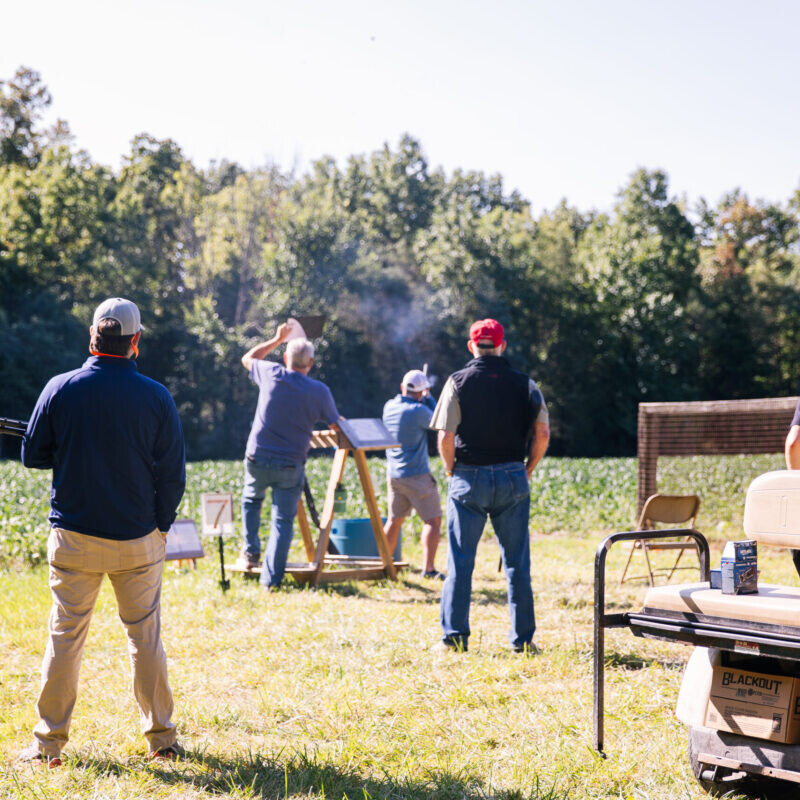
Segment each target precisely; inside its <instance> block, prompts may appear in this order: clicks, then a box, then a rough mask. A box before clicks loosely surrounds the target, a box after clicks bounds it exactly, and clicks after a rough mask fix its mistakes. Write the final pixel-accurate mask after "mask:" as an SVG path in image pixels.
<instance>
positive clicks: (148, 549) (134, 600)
mask: <svg viewBox="0 0 800 800" xmlns="http://www.w3.org/2000/svg"><path fill="white" fill-rule="evenodd" d="M141 330H142V326H141V321H140V316H139V309H138V308H137V307H136V305H135V304H134V303H132V302H131V301H130V300H125V299H122V298H119V297H117V298H111V299H109V300H106V301H105V302H103V303H101V304H100V305H99V306H98V307H97V309H96V311H95V313H94V319H93V324H92V327H91V328H90V336H91V340H90V347H89V351H90V353H91V357H90V358H89V359H87V360H86V362H85V363H84V364H83V366H82V367H80V368H79V369H76V370H73V371H72V372H67V373H64V374H62V375H56V376H55V377H54V378H52V379H51V380H50V381H49V383H48V384H47V386H45V388H44V390H43V391H42V394H41V395H40V397H39V400H38V401H37V403H36V407H35V409H34V411H33V414H32V415H31V418H30V421H29V423H28V429H27V432H26V434H25V438H24V439H23V444H22V463H23V464H24V465H25V466H26V467H32V468H34V469H52V470H53V488H52V492H51V502H50V515H49V520H50V524H51V526H52V527H51V532H50V538H49V540H48V545H47V555H48V562H49V565H50V589H51V592H52V596H53V607H52V610H51V613H50V623H49V641H48V644H47V648H46V650H45V656H44V661H43V663H42V684H41V691H40V694H39V700H38V703H37V711H38V714H39V722H38V723H37V724H36V727H35V728H34V741H33V743H32V744H31V745H30V747H28V748H26V750H24V751H23V752H22V753H21V754H20V758H21V759H22V760H25V761H31V762H46V763H49V764H50V766H57V765H58V764H60V763H61V761H60V757H61V750H62V748H63V747H64V745H65V744H66V742H67V739H68V735H69V726H70V720H71V717H72V710H73V707H74V705H75V698H76V695H77V687H78V671H79V668H80V660H81V652H82V650H83V644H84V642H85V640H86V634H87V631H88V629H89V620H90V618H91V615H92V611H93V610H94V605H95V601H96V600H97V595H98V592H99V590H100V584H101V583H102V581H103V576H104V575H108V577H109V580H110V581H111V584H112V586H113V588H114V592H115V594H116V598H117V604H118V606H119V616H120V619H121V620H122V624H123V626H124V628H125V632H126V634H127V637H128V649H129V652H130V659H131V666H132V672H133V691H134V695H135V697H136V701H137V703H138V705H139V711H140V713H141V719H142V729H143V732H144V735H145V737H146V738H147V741H148V745H149V753H150V756H151V757H157V758H174V757H176V756H177V755H179V754H180V748H179V746H178V744H177V737H176V732H175V725H174V724H173V723H172V721H171V716H172V711H173V703H172V694H171V692H170V688H169V683H168V681H167V662H166V656H165V654H164V649H163V647H162V645H161V621H160V620H161V617H160V600H161V575H162V572H163V566H164V552H165V538H166V533H167V531H168V530H169V528H170V526H171V525H172V523H173V521H174V519H175V515H176V509H177V506H178V503H179V502H180V499H181V497H182V496H183V490H184V486H185V482H186V471H185V452H184V442H183V431H182V430H181V424H180V421H179V419H178V412H177V409H176V407H175V402H174V400H173V399H172V396H171V395H170V393H169V392H168V391H167V389H166V388H165V387H164V386H162V385H161V384H160V383H156V381H153V380H151V379H150V378H146V377H144V376H143V375H140V374H139V372H138V370H137V368H136V363H135V361H134V359H135V357H136V356H137V355H138V353H139V350H138V346H139V340H140V338H141Z"/></svg>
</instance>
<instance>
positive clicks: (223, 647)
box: [0, 456, 798, 800]
mask: <svg viewBox="0 0 800 800" xmlns="http://www.w3.org/2000/svg"><path fill="white" fill-rule="evenodd" d="M372 464H373V472H374V473H375V475H376V477H377V476H378V475H379V474H380V473H381V471H382V465H380V463H379V462H372ZM326 467H327V464H326V463H325V462H324V461H315V462H313V463H312V464H311V466H310V468H309V473H310V477H311V479H312V485H313V487H314V489H315V494H316V495H317V496H318V498H319V500H318V502H319V504H321V497H322V486H323V483H324V478H325V474H324V473H325V469H326ZM780 467H781V463H780V459H779V457H777V456H776V457H772V458H766V457H764V458H748V459H739V458H728V459H675V460H670V461H665V463H664V464H663V465H662V475H661V479H660V483H659V489H660V490H661V491H688V490H693V491H698V493H700V494H701V496H702V497H703V501H704V505H703V508H702V509H701V517H700V519H699V527H700V529H701V530H703V531H704V532H706V533H708V534H709V535H710V538H711V540H712V549H713V552H714V558H715V559H716V558H718V556H719V551H720V549H721V546H722V543H723V541H724V539H725V538H739V537H740V536H741V532H740V530H739V527H738V526H739V522H740V519H741V507H742V501H743V496H744V493H743V492H744V488H746V486H747V483H748V482H749V480H750V479H751V478H752V477H753V476H754V475H755V474H759V473H761V472H764V471H766V470H768V469H775V468H780ZM438 468H439V467H438V465H437V469H438ZM0 470H1V471H2V476H3V477H2V484H3V486H2V488H3V490H4V494H3V499H2V501H1V502H2V503H3V504H4V505H3V506H2V508H0V520H2V536H3V539H2V548H3V550H2V553H3V563H4V564H5V568H4V569H2V570H0V797H1V798H6V797H14V798H30V799H31V800H34V798H35V799H37V800H38V799H39V798H42V799H44V798H48V799H49V798H97V799H98V800H99V798H167V797H182V798H336V799H338V798H349V800H355V798H405V797H409V798H437V799H438V798H441V799H442V800H444V799H445V798H447V799H449V798H453V799H454V800H455V798H469V799H470V800H472V799H473V798H475V800H477V799H478V798H508V800H512V798H519V799H520V800H522V798H531V799H532V800H562V799H563V798H576V800H583V799H584V798H586V799H588V798H653V799H654V800H655V798H659V799H661V798H663V799H664V800H671V799H673V798H674V799H675V800H677V798H701V797H704V796H705V795H704V793H703V792H702V790H701V789H700V788H699V787H698V786H697V785H696V784H695V781H694V779H693V778H692V776H691V774H690V772H689V769H688V763H687V759H686V730H685V728H684V726H683V725H682V724H681V723H679V722H678V721H677V720H676V719H675V717H674V713H673V712H674V706H675V701H676V699H677V693H678V688H679V685H680V680H681V673H682V668H683V665H684V663H685V660H686V658H687V657H688V654H689V649H688V648H686V647H684V646H681V645H670V644H667V643H659V642H652V641H650V642H645V641H643V640H640V639H637V638H635V637H633V636H631V635H630V633H629V632H626V631H611V632H609V635H608V639H607V665H608V669H607V672H606V680H607V700H606V714H607V720H606V737H605V739H606V751H607V754H608V758H607V759H605V760H604V759H601V758H599V757H598V756H597V755H596V754H595V753H594V752H593V751H592V749H591V703H592V693H591V648H592V632H591V615H592V591H593V561H594V551H595V549H596V547H597V544H598V543H599V541H600V540H601V538H602V534H603V533H604V532H607V531H609V530H612V529H625V528H630V527H631V524H632V520H633V518H634V516H635V515H634V503H635V501H634V497H635V462H634V461H633V460H631V459H607V460H602V461H588V460H569V461H568V460H559V459H549V460H547V461H545V462H544V464H543V465H542V469H541V470H540V471H539V472H538V473H537V476H536V479H535V481H534V486H533V494H532V497H533V506H534V513H533V519H532V523H531V531H532V534H533V539H532V557H533V564H534V575H533V584H534V592H535V595H536V611H537V622H538V631H537V635H536V641H537V643H538V645H539V647H540V648H541V654H540V655H538V656H536V657H532V658H524V657H520V656H518V655H514V654H512V653H511V652H510V651H509V650H508V648H507V639H506V636H507V628H508V615H507V608H506V602H505V581H504V579H503V577H502V576H501V575H499V574H498V573H497V547H496V543H495V542H494V541H493V540H492V538H491V536H490V535H487V536H485V537H484V540H483V541H482V543H481V546H480V549H479V558H478V566H477V569H476V576H475V582H474V592H473V606H472V628H473V636H472V639H471V642H470V651H469V652H468V653H465V654H453V653H438V652H434V651H432V650H431V645H433V644H434V643H435V642H436V640H437V638H438V635H439V628H438V610H439V608H438V599H439V591H440V589H441V586H440V584H438V583H434V582H430V581H425V580H422V579H420V578H419V577H418V575H417V573H416V571H409V572H408V573H406V574H405V575H404V576H403V578H402V580H401V581H399V582H398V583H389V582H375V583H358V584H354V583H349V584H343V585H338V586H332V587H329V588H327V589H322V590H304V589H299V588H297V587H296V586H295V585H293V584H292V583H291V581H289V582H287V585H286V586H285V588H283V589H281V590H280V591H278V592H274V593H264V592H262V591H261V590H260V589H259V587H258V586H257V584H255V583H252V582H247V581H244V580H243V579H241V578H239V577H238V576H234V578H233V584H232V588H231V590H230V591H229V592H228V593H226V594H222V593H221V592H220V590H219V589H218V587H217V583H216V579H217V566H216V564H215V562H214V560H213V559H212V558H208V559H206V560H205V561H202V562H200V566H199V568H198V569H197V570H196V571H190V570H184V571H178V570H177V569H176V568H175V566H174V565H169V566H168V567H167V570H166V574H165V579H164V601H163V619H164V633H163V636H164V643H165V647H166V649H167V653H168V658H169V667H170V679H171V683H172V687H173V692H174V695H175V702H176V713H175V720H176V722H177V724H178V726H179V731H180V735H181V740H182V742H183V744H184V745H185V746H186V747H187V748H188V750H189V751H190V758H189V759H188V760H187V761H185V762H182V763H179V764H176V765H162V764H158V765H154V764H151V763H149V762H147V761H146V760H145V758H144V756H143V753H144V748H145V745H144V740H143V739H142V738H141V737H140V736H139V734H138V720H137V712H136V709H135V705H134V701H133V698H132V694H131V692H130V688H129V669H128V663H127V650H126V646H125V641H124V636H123V634H122V630H121V627H120V625H119V622H118V620H117V618H116V612H115V606H114V601H113V596H112V593H111V592H110V589H109V587H108V584H107V583H106V585H105V586H104V589H103V592H102V593H101V598H100V601H99V602H98V606H97V610H96V613H95V618H94V620H93V622H92V628H91V631H90V634H89V640H88V644H87V647H86V651H85V654H84V662H83V668H82V673H81V687H80V692H79V697H78V704H77V706H76V710H75V717H74V719H73V726H72V734H71V741H70V743H69V745H68V747H67V750H66V751H65V754H66V755H67V756H68V761H67V763H66V764H65V766H64V767H62V768H60V769H57V770H53V771H47V770H43V769H32V768H30V767H21V766H17V765H14V764H13V758H14V756H15V755H16V753H17V751H18V750H19V749H20V748H21V747H22V746H23V745H25V744H26V743H27V742H28V741H29V739H30V729H31V727H32V725H33V724H34V721H35V708H34V706H35V699H36V694H37V688H38V681H39V675H38V672H39V666H40V662H41V656H42V652H43V648H44V644H45V634H44V632H45V626H46V618H47V613H48V609H49V593H48V589H47V583H46V578H47V576H46V570H45V568H44V567H43V566H33V567H30V566H25V564H30V563H31V562H36V560H37V559H38V558H40V555H41V549H40V545H39V544H37V542H38V541H39V537H40V536H42V535H43V534H44V533H45V532H46V527H45V526H44V525H43V523H42V519H43V518H44V516H45V513H46V512H45V507H46V506H45V501H44V500H43V499H42V497H41V494H42V491H43V489H45V494H46V481H38V477H46V476H38V477H37V476H35V475H33V476H32V475H30V474H26V473H24V472H23V471H22V470H20V469H19V468H18V465H14V464H10V463H4V464H2V465H0ZM239 472H240V467H239V465H238V464H229V463H219V462H217V463H205V464H194V465H191V466H190V470H189V480H190V486H189V489H188V492H187V499H186V506H185V508H183V509H181V515H188V516H195V517H196V516H197V508H198V497H199V494H200V493H201V492H202V491H206V490H212V489H215V490H222V489H230V490H231V491H234V492H238V491H239V488H240V480H241V478H240V475H239ZM349 486H350V488H351V492H350V494H351V508H350V509H349V510H348V514H349V515H350V516H359V515H362V514H363V513H364V512H363V508H361V507H359V504H358V503H357V502H356V501H355V500H354V499H353V494H354V492H353V491H352V490H353V488H354V483H353V479H352V476H351V477H350V478H349ZM414 527H415V526H409V535H408V536H407V537H406V539H405V546H404V555H405V556H406V557H408V558H409V559H410V560H411V562H412V564H419V558H420V553H419V545H418V541H417V538H416V536H415V534H414ZM488 533H489V532H487V534H488ZM228 546H229V549H230V551H231V553H233V552H234V550H235V543H234V542H230V543H229V545H228ZM37 553H38V554H39V555H37ZM297 554H298V555H299V550H298V551H297ZM759 555H760V562H761V563H760V567H761V570H762V575H763V576H765V577H766V578H767V579H768V580H769V581H770V582H786V583H790V584H793V585H795V584H797V582H798V581H797V578H796V576H795V575H794V571H793V568H792V565H791V561H790V559H789V558H788V555H787V554H786V553H785V552H781V551H777V550H774V549H762V552H761V553H760V554H759ZM439 558H440V562H441V565H442V566H443V565H444V553H443V552H441V553H440V557H439ZM621 559H622V554H621V553H618V554H615V555H613V556H612V558H611V561H610V563H611V568H612V572H613V571H615V570H616V574H618V573H619V570H620V568H621ZM643 593H644V587H643V585H642V584H626V585H625V587H623V588H616V587H615V588H613V589H612V591H611V592H610V598H609V605H610V606H611V608H612V609H613V610H624V609H626V608H629V607H632V606H635V605H636V604H637V603H640V602H641V598H642V596H643Z"/></svg>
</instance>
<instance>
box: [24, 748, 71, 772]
mask: <svg viewBox="0 0 800 800" xmlns="http://www.w3.org/2000/svg"><path fill="white" fill-rule="evenodd" d="M17 761H19V762H20V763H22V764H33V766H40V765H42V764H46V765H47V766H48V767H50V769H54V768H55V767H60V766H61V756H47V755H45V754H44V753H43V752H42V751H41V750H39V743H38V742H33V743H32V744H29V745H28V746H27V747H26V748H25V749H24V750H23V751H22V752H21V753H20V754H19V755H18V756H17Z"/></svg>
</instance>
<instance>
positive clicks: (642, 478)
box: [636, 404, 658, 517]
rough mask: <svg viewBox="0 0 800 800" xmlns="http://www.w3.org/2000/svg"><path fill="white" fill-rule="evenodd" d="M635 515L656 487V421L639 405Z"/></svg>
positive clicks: (640, 511) (640, 510)
mask: <svg viewBox="0 0 800 800" xmlns="http://www.w3.org/2000/svg"><path fill="white" fill-rule="evenodd" d="M637 434H638V436H637V438H638V444H637V448H636V449H637V456H638V458H637V462H638V463H637V466H638V475H637V481H636V515H637V517H638V516H639V514H641V513H642V509H643V508H644V504H645V501H646V500H647V498H648V497H650V495H653V494H655V493H656V488H657V486H658V420H657V419H656V418H655V416H654V415H652V414H648V413H647V411H645V410H644V409H643V408H642V406H641V404H640V405H639V422H638V431H637Z"/></svg>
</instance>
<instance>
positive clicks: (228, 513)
mask: <svg viewBox="0 0 800 800" xmlns="http://www.w3.org/2000/svg"><path fill="white" fill-rule="evenodd" d="M200 508H201V511H202V518H203V522H202V534H203V536H233V532H234V531H233V495H232V494H231V493H230V492H207V493H206V494H201V495H200Z"/></svg>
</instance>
